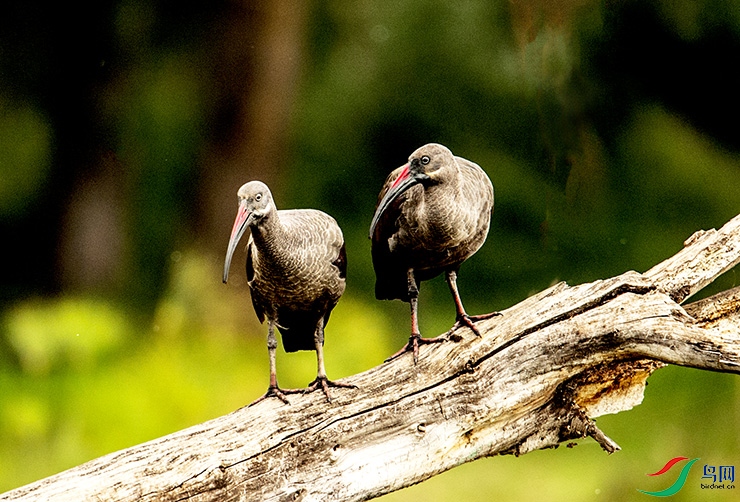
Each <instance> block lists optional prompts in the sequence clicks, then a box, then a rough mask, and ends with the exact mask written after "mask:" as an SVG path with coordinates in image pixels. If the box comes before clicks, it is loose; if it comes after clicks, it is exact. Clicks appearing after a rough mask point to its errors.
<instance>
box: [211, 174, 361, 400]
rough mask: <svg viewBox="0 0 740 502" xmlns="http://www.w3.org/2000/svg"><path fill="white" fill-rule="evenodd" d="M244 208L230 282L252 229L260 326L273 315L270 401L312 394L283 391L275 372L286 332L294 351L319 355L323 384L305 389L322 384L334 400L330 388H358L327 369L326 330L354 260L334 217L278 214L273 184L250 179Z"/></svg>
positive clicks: (252, 275) (242, 193)
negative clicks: (349, 258) (349, 257)
mask: <svg viewBox="0 0 740 502" xmlns="http://www.w3.org/2000/svg"><path fill="white" fill-rule="evenodd" d="M238 197H239V210H238V213H237V215H236V220H235V221H234V227H233V229H232V231H231V239H230V240H229V247H228V250H227V252H226V261H225V262H224V278H223V280H224V283H225V282H226V280H227V279H228V277H229V267H230V266H231V258H232V256H233V254H234V250H235V249H236V246H237V244H238V242H239V239H241V236H242V235H243V234H244V232H245V231H246V229H247V227H250V228H251V230H252V232H251V236H250V237H249V242H248V244H247V281H248V283H249V290H250V292H251V295H252V305H253V306H254V311H255V313H256V314H257V317H258V318H259V320H260V322H264V320H265V318H267V349H268V352H269V355H270V385H269V387H268V389H267V393H266V394H265V395H264V396H263V397H261V398H260V399H258V400H257V401H255V402H254V403H252V404H255V403H257V402H259V401H261V400H263V399H265V398H266V397H271V396H274V397H277V398H279V399H280V400H282V401H283V402H285V403H288V400H287V399H286V397H285V394H290V393H297V392H304V391H301V390H296V389H280V388H279V387H278V383H277V376H276V370H275V350H276V349H277V339H276V337H275V327H277V329H278V330H280V334H281V335H282V339H283V348H284V349H285V351H286V352H296V351H298V350H315V351H316V360H317V363H318V371H317V375H316V380H314V381H313V382H311V383H310V384H309V387H308V389H306V390H305V392H311V391H314V390H316V389H317V388H319V387H321V388H322V389H323V391H324V394H326V397H327V399H328V400H329V401H331V395H330V394H329V387H354V386H352V385H347V384H342V383H337V382H332V381H331V380H329V379H328V378H327V377H326V370H325V368H324V351H323V345H324V327H325V326H326V324H327V323H328V322H329V315H330V314H331V311H332V309H333V308H334V307H335V306H336V304H337V302H338V301H339V297H341V296H342V293H344V286H345V277H346V272H347V256H346V253H345V248H344V238H343V236H342V230H341V229H340V228H339V225H337V222H336V221H335V220H334V218H332V217H331V216H329V215H328V214H326V213H323V212H321V211H317V210H315V209H293V210H281V211H278V210H277V208H276V207H275V202H274V201H273V199H272V194H271V193H270V189H269V188H267V185H265V184H264V183H262V182H260V181H250V182H249V183H247V184H245V185H243V186H242V187H241V188H240V189H239V192H238Z"/></svg>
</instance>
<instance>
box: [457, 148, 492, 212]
mask: <svg viewBox="0 0 740 502" xmlns="http://www.w3.org/2000/svg"><path fill="white" fill-rule="evenodd" d="M455 160H456V161H457V164H458V165H459V166H460V172H461V173H462V175H463V178H464V179H466V181H467V183H464V185H463V186H464V187H465V188H467V189H471V190H475V191H477V190H476V188H477V187H486V192H485V193H469V194H466V195H467V198H468V200H479V201H481V202H483V203H486V204H488V203H490V206H491V207H490V210H491V211H493V183H491V178H489V177H488V174H487V173H486V172H485V171H484V170H483V168H482V167H481V166H479V165H478V164H476V163H475V162H471V161H469V160H468V159H465V158H463V157H455Z"/></svg>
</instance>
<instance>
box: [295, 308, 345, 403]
mask: <svg viewBox="0 0 740 502" xmlns="http://www.w3.org/2000/svg"><path fill="white" fill-rule="evenodd" d="M314 343H315V346H316V364H317V366H318V370H317V372H316V380H314V381H313V382H311V383H310V384H308V388H307V389H306V390H305V391H304V393H306V394H307V393H309V392H313V391H315V390H316V389H318V388H319V386H320V387H321V389H322V390H323V391H324V395H325V396H326V400H327V401H329V402H330V403H331V394H329V387H340V388H345V389H356V388H357V386H356V385H352V384H348V383H340V382H333V381H331V380H329V379H328V378H327V377H326V368H324V318H323V317H322V318H321V319H319V323H318V325H317V326H316V333H315V334H314Z"/></svg>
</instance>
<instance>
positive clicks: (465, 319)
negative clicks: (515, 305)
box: [445, 270, 501, 336]
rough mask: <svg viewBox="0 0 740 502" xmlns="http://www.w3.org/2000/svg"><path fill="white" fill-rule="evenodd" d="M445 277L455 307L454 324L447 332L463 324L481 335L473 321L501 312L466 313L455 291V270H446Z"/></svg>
mask: <svg viewBox="0 0 740 502" xmlns="http://www.w3.org/2000/svg"><path fill="white" fill-rule="evenodd" d="M445 278H446V279H447V285H448V286H449V287H450V292H451V293H452V297H453V298H454V299H455V308H456V309H457V317H456V321H455V324H453V325H452V328H450V330H449V331H448V332H447V333H448V334H450V333H452V332H453V331H455V330H456V329H458V328H459V327H460V326H463V325H465V326H467V327H468V328H470V329H471V331H472V332H473V333H475V334H476V336H481V334H480V331H478V328H476V327H475V324H474V323H476V322H478V321H483V320H485V319H490V318H491V317H494V316H497V315H501V313H500V312H491V313H490V314H482V315H474V316H470V315H468V314H467V312H465V307H463V303H462V300H461V299H460V293H459V292H458V291H457V272H456V271H455V270H448V271H447V273H446V274H445Z"/></svg>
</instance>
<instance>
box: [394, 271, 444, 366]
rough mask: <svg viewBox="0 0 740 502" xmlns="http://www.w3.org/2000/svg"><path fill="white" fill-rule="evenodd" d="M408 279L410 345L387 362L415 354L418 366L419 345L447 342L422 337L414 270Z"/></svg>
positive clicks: (405, 346)
mask: <svg viewBox="0 0 740 502" xmlns="http://www.w3.org/2000/svg"><path fill="white" fill-rule="evenodd" d="M407 279H408V287H409V304H410V305H411V336H410V337H409V341H408V343H407V344H406V345H404V346H403V348H402V349H401V350H399V351H398V352H396V353H395V354H393V355H392V356H391V357H389V358H388V359H386V360H385V362H388V361H391V360H393V359H395V358H397V357H398V356H400V355H402V354H405V353H406V352H413V354H414V364H416V363H417V362H418V361H419V345H426V344H430V343H441V342H444V341H445V339H444V338H422V337H421V333H420V332H419V287H418V286H417V285H416V279H415V278H414V269H413V268H410V269H409V270H408V272H407Z"/></svg>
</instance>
